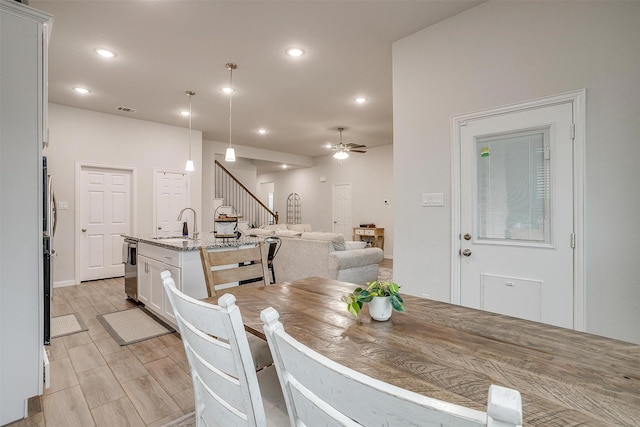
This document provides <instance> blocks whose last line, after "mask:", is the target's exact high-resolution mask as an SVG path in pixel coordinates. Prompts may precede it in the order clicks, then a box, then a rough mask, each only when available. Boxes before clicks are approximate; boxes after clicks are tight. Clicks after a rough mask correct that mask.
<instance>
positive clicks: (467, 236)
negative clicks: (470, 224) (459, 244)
mask: <svg viewBox="0 0 640 427" xmlns="http://www.w3.org/2000/svg"><path fill="white" fill-rule="evenodd" d="M462 237H464V240H471V234H469V233H467V234H465V235H464V236H462Z"/></svg>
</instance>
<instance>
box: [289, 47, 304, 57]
mask: <svg viewBox="0 0 640 427" xmlns="http://www.w3.org/2000/svg"><path fill="white" fill-rule="evenodd" d="M286 52H287V55H289V56H293V57H295V58H297V57H299V56H302V55H304V50H302V49H300V48H299V47H290V48H289V49H287V50H286Z"/></svg>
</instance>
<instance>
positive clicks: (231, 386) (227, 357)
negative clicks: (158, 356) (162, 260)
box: [161, 271, 266, 426]
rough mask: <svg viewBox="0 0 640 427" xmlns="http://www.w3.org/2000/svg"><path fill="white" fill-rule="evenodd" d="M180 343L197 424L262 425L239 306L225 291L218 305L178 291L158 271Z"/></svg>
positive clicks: (167, 276)
mask: <svg viewBox="0 0 640 427" xmlns="http://www.w3.org/2000/svg"><path fill="white" fill-rule="evenodd" d="M161 277H162V279H163V285H164V288H165V291H166V293H167V296H168V298H169V300H170V302H171V305H172V307H173V310H174V314H175V318H176V323H177V324H178V329H179V330H180V334H181V336H182V341H183V343H184V346H185V351H186V354H187V359H188V361H189V369H190V370H191V376H192V380H193V384H194V394H195V397H196V419H197V424H198V425H202V424H203V422H204V423H205V424H206V425H215V424H216V423H217V424H218V425H224V426H265V425H266V415H265V411H264V406H263V403H262V396H261V395H260V386H259V385H258V378H257V376H256V371H255V367H254V363H253V359H252V357H251V350H250V349H249V343H248V341H247V335H246V333H245V330H244V325H243V322H242V316H241V315H240V310H239V309H238V307H237V306H236V305H235V297H234V296H233V295H229V294H225V295H223V296H221V297H220V298H219V299H218V305H213V304H207V303H205V302H202V301H198V300H196V299H194V298H191V297H190V296H188V295H185V294H184V293H182V292H180V291H179V290H178V289H177V288H176V286H175V282H174V281H173V278H172V277H171V273H170V272H169V271H163V272H162V273H161Z"/></svg>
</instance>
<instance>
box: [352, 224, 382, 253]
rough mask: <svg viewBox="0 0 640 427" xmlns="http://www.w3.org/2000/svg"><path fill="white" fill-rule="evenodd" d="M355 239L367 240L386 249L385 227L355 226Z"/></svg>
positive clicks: (374, 245) (372, 244) (377, 246)
mask: <svg viewBox="0 0 640 427" xmlns="http://www.w3.org/2000/svg"><path fill="white" fill-rule="evenodd" d="M353 240H365V241H367V242H369V243H371V246H373V247H376V248H380V249H382V250H383V251H384V228H378V227H376V228H368V227H353Z"/></svg>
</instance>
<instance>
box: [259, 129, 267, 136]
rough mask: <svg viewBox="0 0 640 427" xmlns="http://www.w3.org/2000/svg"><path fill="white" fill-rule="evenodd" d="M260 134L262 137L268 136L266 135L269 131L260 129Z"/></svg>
mask: <svg viewBox="0 0 640 427" xmlns="http://www.w3.org/2000/svg"><path fill="white" fill-rule="evenodd" d="M258 133H259V134H260V135H264V134H266V133H267V130H266V129H258Z"/></svg>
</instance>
